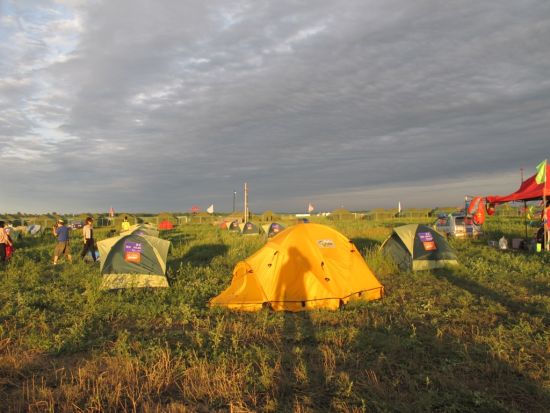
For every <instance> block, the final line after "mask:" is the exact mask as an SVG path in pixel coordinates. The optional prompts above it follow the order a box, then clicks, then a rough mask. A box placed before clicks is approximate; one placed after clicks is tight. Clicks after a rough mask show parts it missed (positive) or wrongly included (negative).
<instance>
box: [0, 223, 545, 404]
mask: <svg viewBox="0 0 550 413" xmlns="http://www.w3.org/2000/svg"><path fill="white" fill-rule="evenodd" d="M327 224H329V225H332V226H335V227H336V228H337V229H339V230H340V231H341V232H343V233H344V234H345V235H346V236H348V237H349V238H351V239H352V240H353V241H354V242H355V243H356V245H357V247H358V248H359V249H360V250H361V252H362V253H363V255H364V256H365V257H366V259H367V262H368V263H369V265H370V266H371V268H372V269H373V270H374V272H375V274H376V275H377V277H378V278H379V280H380V281H381V282H382V283H383V284H384V285H385V290H386V297H385V298H384V299H382V300H380V301H377V302H368V303H354V304H350V305H348V306H347V307H345V308H344V309H342V310H340V311H336V312H330V311H314V312H309V313H297V314H294V313H275V312H270V311H269V310H264V311H261V312H258V313H237V312H230V311H225V310H221V309H215V310H210V309H209V308H208V307H207V302H208V300H209V299H210V298H211V297H213V296H215V295H216V294H218V293H219V292H220V291H222V290H223V289H224V288H226V287H227V286H228V285H229V282H230V279H231V271H232V269H233V266H234V265H235V264H236V262H237V261H238V260H240V259H243V258H245V257H247V256H248V255H250V254H251V253H252V252H254V251H256V250H257V249H258V248H260V247H261V246H262V245H263V242H264V241H263V239H262V238H260V237H244V238H243V237H240V236H238V235H235V234H232V233H229V232H224V231H222V230H220V229H217V228H215V227H212V226H208V225H187V226H183V227H182V228H180V229H179V230H176V231H174V232H171V233H169V234H167V235H164V237H165V238H167V239H170V240H171V241H172V249H171V254H170V256H169V264H168V266H169V270H168V278H169V281H170V284H171V288H170V289H165V290H158V291H122V292H101V291H100V290H99V284H100V281H101V279H100V275H99V266H98V265H97V264H96V265H92V264H87V263H83V262H76V263H74V264H67V263H63V264H61V265H58V266H56V267H54V266H52V265H51V264H50V262H51V253H52V252H53V239H52V237H48V236H46V238H45V239H43V240H40V239H25V240H23V241H22V242H21V243H20V244H19V249H18V250H17V252H16V255H15V256H14V258H13V260H12V261H11V263H10V264H9V266H7V267H6V268H5V269H4V270H3V271H1V270H0V280H1V283H0V400H1V401H2V402H1V403H2V406H1V408H0V411H2V412H18V411H25V412H44V411H46V412H48V411H51V412H82V411H85V412H102V411H112V412H114V411H139V412H161V411H162V412H164V411H166V412H187V411H189V412H195V411H199V412H200V411H204V412H206V411H220V412H225V411H232V412H238V411H266V412H275V411H280V412H310V411H335V412H364V411H374V412H378V411H381V412H386V411H398V412H420V411H440V412H471V411H483V412H514V411H523V412H545V411H546V412H548V411H550V357H549V354H550V329H549V321H550V297H549V294H550V266H549V264H550V254H527V253H523V252H511V251H510V252H501V251H497V250H494V249H490V248H489V247H487V246H486V245H487V242H486V240H479V241H455V242H453V245H454V246H455V248H456V249H457V252H458V254H459V258H460V261H461V265H460V266H459V267H458V268H454V269H445V270H436V271H433V272H420V273H399V272H398V271H397V270H396V268H394V266H393V265H392V264H391V263H389V262H387V261H386V260H385V259H384V258H383V257H382V256H380V255H379V253H378V251H377V248H378V246H379V245H380V242H381V241H382V240H383V239H384V238H385V237H386V236H387V235H389V233H390V231H391V225H395V224H396V223H395V222H392V223H391V224H390V223H383V222H366V221H353V222H342V223H337V222H336V223H334V222H330V221H327ZM486 231H487V237H488V238H490V239H498V237H499V236H500V235H501V234H502V233H505V234H507V235H510V236H511V235H514V234H517V235H522V234H523V227H522V226H521V223H520V222H513V221H511V220H510V219H507V220H505V221H504V220H503V221H497V220H495V219H494V218H493V219H491V221H490V222H489V223H488V224H487V228H486ZM98 232H99V231H98ZM100 234H101V233H100ZM75 244H77V245H75V246H74V250H75V251H74V252H75V253H76V249H77V247H79V245H78V243H75ZM75 255H76V254H75Z"/></svg>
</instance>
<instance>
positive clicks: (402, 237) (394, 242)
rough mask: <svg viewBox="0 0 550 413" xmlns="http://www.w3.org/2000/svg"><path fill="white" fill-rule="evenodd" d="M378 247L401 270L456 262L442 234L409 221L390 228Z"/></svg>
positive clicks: (421, 268) (424, 268) (440, 265)
mask: <svg viewBox="0 0 550 413" xmlns="http://www.w3.org/2000/svg"><path fill="white" fill-rule="evenodd" d="M381 250H382V251H383V252H384V253H386V254H388V255H389V256H390V257H391V258H392V259H393V261H394V262H395V263H396V264H397V265H398V267H399V269H400V270H403V271H407V270H412V271H418V270H429V269H433V268H441V267H444V266H446V265H457V264H458V261H457V257H456V253H455V252H454V250H453V249H452V248H451V246H450V245H449V243H448V242H447V240H446V239H445V237H443V236H442V235H441V234H439V233H438V232H437V231H436V230H434V229H433V228H430V227H427V226H426V225H418V224H409V225H403V226H401V227H397V228H394V229H393V232H392V234H391V235H390V236H389V238H388V239H386V241H384V243H383V244H382V246H381Z"/></svg>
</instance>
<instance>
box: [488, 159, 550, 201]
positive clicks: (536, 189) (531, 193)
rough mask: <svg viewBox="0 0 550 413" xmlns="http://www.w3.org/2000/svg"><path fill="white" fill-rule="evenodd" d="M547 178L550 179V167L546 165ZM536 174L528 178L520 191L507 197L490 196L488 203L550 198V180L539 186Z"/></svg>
mask: <svg viewBox="0 0 550 413" xmlns="http://www.w3.org/2000/svg"><path fill="white" fill-rule="evenodd" d="M546 176H547V177H550V165H546ZM535 177H536V174H535V175H533V176H531V177H529V178H527V179H526V180H525V181H523V183H522V184H521V186H520V187H519V189H518V190H517V191H516V192H514V193H511V194H510V195H506V196H498V195H492V196H488V197H487V198H486V199H487V202H488V203H490V204H502V203H504V202H510V201H536V200H537V199H542V198H543V197H544V196H546V197H550V179H546V182H542V183H540V184H537V183H536V182H535Z"/></svg>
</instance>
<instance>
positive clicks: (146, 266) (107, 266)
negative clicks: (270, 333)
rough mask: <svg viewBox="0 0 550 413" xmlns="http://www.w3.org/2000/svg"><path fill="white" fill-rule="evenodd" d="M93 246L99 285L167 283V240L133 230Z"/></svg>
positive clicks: (129, 285)
mask: <svg viewBox="0 0 550 413" xmlns="http://www.w3.org/2000/svg"><path fill="white" fill-rule="evenodd" d="M97 246H98V249H99V258H100V262H101V266H100V269H101V274H102V275H103V281H102V283H101V288H102V289H118V288H133V287H136V288H142V287H168V281H167V280H166V276H165V274H166V258H167V256H168V249H169V248H170V241H166V240H163V239H160V238H156V237H152V236H150V235H146V234H142V235H139V234H138V233H137V232H133V233H129V234H126V235H120V236H118V237H113V238H108V239H106V240H103V241H99V242H98V243H97Z"/></svg>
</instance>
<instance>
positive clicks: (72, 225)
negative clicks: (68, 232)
mask: <svg viewBox="0 0 550 413" xmlns="http://www.w3.org/2000/svg"><path fill="white" fill-rule="evenodd" d="M68 226H69V228H71V229H81V228H82V227H83V226H84V224H83V223H82V221H70V222H69V225H68Z"/></svg>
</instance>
